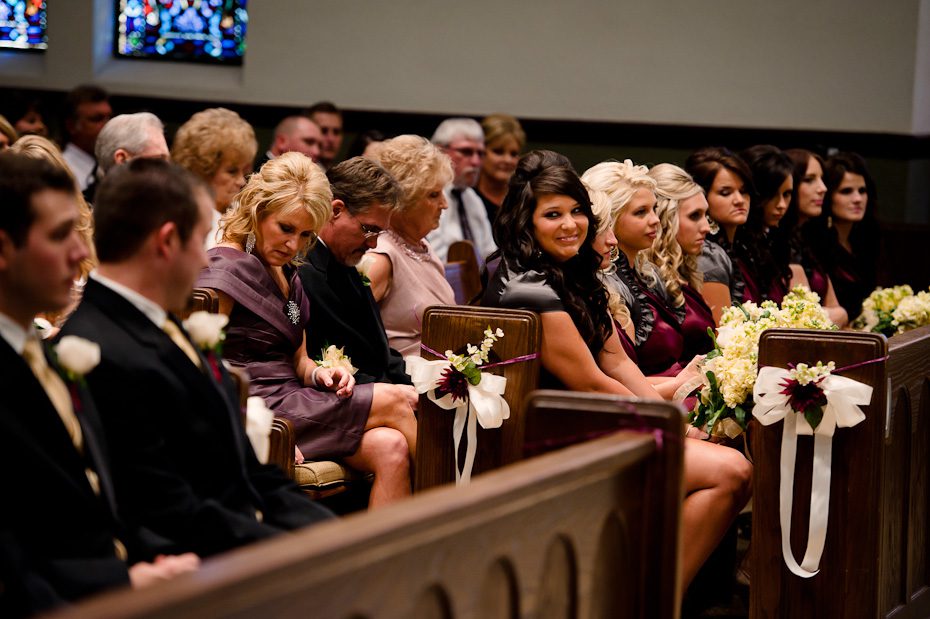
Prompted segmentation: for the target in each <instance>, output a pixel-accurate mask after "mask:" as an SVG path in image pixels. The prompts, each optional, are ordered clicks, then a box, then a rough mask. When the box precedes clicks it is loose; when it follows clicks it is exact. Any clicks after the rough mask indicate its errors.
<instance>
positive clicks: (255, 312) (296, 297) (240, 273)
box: [196, 247, 373, 460]
mask: <svg viewBox="0 0 930 619" xmlns="http://www.w3.org/2000/svg"><path fill="white" fill-rule="evenodd" d="M207 255H208V257H209V265H208V266H207V267H206V268H205V269H204V270H203V271H202V272H201V273H200V277H199V278H198V279H197V284H196V285H197V286H198V287H202V288H213V289H214V290H220V291H222V292H224V293H226V294H227V295H229V296H230V297H232V299H233V300H234V301H235V302H236V304H235V306H234V307H233V310H232V315H231V316H230V317H229V324H228V326H227V327H226V340H225V342H224V343H223V355H224V356H225V358H226V360H227V361H229V362H230V363H231V364H232V365H233V366H235V367H240V368H244V369H245V370H246V371H247V372H248V374H249V381H250V382H249V395H256V396H261V397H262V398H264V399H265V404H266V405H267V406H268V408H270V409H271V410H273V411H274V412H275V414H277V415H279V416H281V417H284V418H285V419H287V420H289V421H290V422H291V423H292V424H293V425H294V429H295V431H296V433H297V446H298V447H299V448H300V451H301V452H302V453H303V454H304V456H306V457H307V459H311V460H325V459H331V458H341V457H345V456H349V455H352V454H353V453H355V452H356V451H357V450H358V446H359V442H360V441H361V440H362V434H363V433H364V432H365V424H366V423H367V421H368V412H369V410H371V398H372V389H373V386H372V385H371V384H368V385H356V386H355V388H354V389H353V392H352V395H351V396H350V397H348V398H338V397H336V394H334V393H332V392H328V391H317V390H316V389H313V388H310V387H304V386H303V384H302V383H301V381H300V380H299V379H298V378H297V374H296V371H295V369H294V361H293V358H294V353H295V352H296V351H297V349H298V348H300V345H301V342H302V341H303V334H304V326H305V325H306V323H307V320H308V319H309V315H310V301H309V300H308V299H307V297H306V296H305V294H304V288H303V286H302V285H301V283H300V279H299V278H298V277H297V274H296V272H295V273H293V274H292V277H291V286H290V288H291V291H290V292H291V293H290V297H289V298H287V299H285V298H284V295H283V294H282V293H281V289H280V288H278V285H277V284H276V283H275V282H274V280H273V279H271V275H270V274H269V273H268V271H267V270H266V269H265V266H264V264H262V262H261V261H260V260H259V259H258V258H257V257H256V256H253V255H252V254H247V253H245V252H243V251H239V250H237V249H232V248H229V247H214V248H213V249H211V250H209V251H208V252H207Z"/></svg>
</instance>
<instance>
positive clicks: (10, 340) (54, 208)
mask: <svg viewBox="0 0 930 619" xmlns="http://www.w3.org/2000/svg"><path fill="white" fill-rule="evenodd" d="M78 217H79V215H78V206H77V202H76V201H75V195H74V184H73V181H72V180H71V179H70V178H69V177H68V175H67V174H66V173H65V171H64V170H60V169H58V168H54V167H52V166H50V165H49V164H48V163H46V162H43V161H37V160H34V159H28V158H25V157H22V156H18V155H13V154H4V155H2V156H0V367H3V372H0V476H2V482H0V483H2V488H3V495H4V503H3V508H2V509H0V616H3V617H7V616H20V615H27V614H32V613H34V612H38V611H41V610H45V609H47V608H51V607H53V606H55V605H57V604H60V603H62V602H63V601H70V600H76V599H79V598H81V597H84V596H86V595H89V594H92V593H96V592H98V591H101V590H103V589H106V588H109V587H114V586H119V585H125V584H130V583H131V584H132V585H133V586H144V585H147V584H150V583H152V582H155V581H157V580H162V579H165V578H169V577H171V576H172V575H174V574H177V573H181V572H184V571H190V570H193V569H196V567H197V565H198V563H199V561H198V559H197V557H196V556H194V555H187V556H183V557H161V558H158V559H157V560H156V562H155V563H154V564H151V563H137V561H139V559H147V560H151V559H152V558H153V547H152V546H151V545H149V543H148V542H156V541H158V540H156V538H155V537H154V536H143V535H142V533H141V532H140V531H138V530H134V529H130V528H128V527H125V526H124V525H123V523H122V521H121V520H120V518H119V514H118V510H117V502H116V498H115V495H114V492H113V484H112V478H111V469H110V462H109V458H108V452H107V444H106V441H105V440H104V438H103V433H102V431H101V429H100V424H99V419H98V417H97V413H96V410H95V408H94V402H93V399H92V398H91V397H90V394H89V393H88V392H87V390H86V389H85V386H84V384H83V380H82V378H81V377H80V374H81V373H83V370H86V366H89V365H91V364H92V359H93V352H92V350H93V346H92V345H90V344H89V343H86V342H83V343H80V344H82V345H85V348H84V349H83V350H86V351H88V352H89V353H90V354H89V356H87V355H82V354H80V350H81V349H80V346H79V349H78V350H79V354H78V357H77V359H75V358H74V357H73V356H72V355H69V354H67V352H66V351H65V350H63V348H62V347H58V348H57V350H56V351H55V352H52V350H51V349H50V348H49V347H47V346H46V345H45V344H44V343H43V342H40V341H39V338H38V336H37V334H36V330H35V328H34V327H33V326H32V323H33V318H34V317H35V315H36V314H37V313H39V312H46V311H59V310H62V309H64V308H65V307H66V306H67V305H68V304H69V302H70V300H71V287H72V285H73V282H74V278H75V277H76V276H77V271H78V264H79V263H80V261H81V260H83V259H84V258H85V257H86V256H87V253H88V250H87V247H86V246H85V245H84V243H83V241H82V240H81V237H80V235H79V234H78V232H77V230H76V229H75V225H76V224H77V222H78ZM69 343H73V342H69ZM62 346H64V344H63V345H62ZM88 346H89V348H87V347H88ZM72 350H73V349H72ZM85 362H86V365H85V367H83V368H79V367H78V365H82V364H85ZM161 541H166V540H161ZM159 544H160V542H159ZM160 547H165V546H164V545H160ZM127 549H128V552H127ZM133 563H135V564H133ZM131 564H132V567H129V566H130V565H131Z"/></svg>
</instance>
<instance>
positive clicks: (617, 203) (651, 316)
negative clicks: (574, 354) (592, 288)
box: [582, 160, 685, 376]
mask: <svg viewBox="0 0 930 619" xmlns="http://www.w3.org/2000/svg"><path fill="white" fill-rule="evenodd" d="M582 180H584V182H585V183H586V184H587V185H588V186H589V187H591V188H593V189H597V190H600V191H604V192H605V193H607V195H608V196H610V199H611V202H612V203H613V208H614V210H615V211H616V212H618V215H617V220H616V224H615V225H614V232H615V234H616V236H617V241H618V242H619V247H620V252H619V254H618V256H617V259H616V261H615V263H614V264H616V266H617V274H618V276H619V279H620V282H621V283H622V284H623V287H624V288H625V293H624V296H625V297H626V300H627V307H628V308H629V310H630V315H631V317H632V321H633V331H634V337H633V343H634V345H635V348H636V355H637V357H638V358H639V367H640V369H642V371H643V374H646V375H647V376H656V375H662V376H676V375H677V374H678V373H679V372H680V371H681V369H682V365H681V364H680V363H679V360H680V359H681V357H682V353H683V351H684V334H683V333H682V330H681V323H682V322H683V321H684V318H685V306H684V303H683V302H682V303H681V304H679V305H674V304H673V301H672V299H671V298H669V296H668V291H667V290H666V287H665V285H664V283H663V282H662V280H661V276H660V274H659V272H658V270H657V269H656V267H655V265H653V264H652V263H650V262H648V261H647V260H646V256H645V254H642V253H641V252H643V251H644V250H647V249H649V248H651V247H652V244H653V242H654V241H655V239H656V236H657V235H658V232H659V219H658V217H656V214H655V210H654V209H655V204H656V195H655V186H656V183H655V181H654V180H653V179H652V178H650V177H649V176H648V175H647V169H646V167H645V166H637V165H633V162H631V161H630V160H626V161H624V162H623V163H620V162H617V161H605V162H602V163H599V164H597V165H596V166H594V167H593V168H591V169H589V170H588V171H587V172H585V173H584V176H582Z"/></svg>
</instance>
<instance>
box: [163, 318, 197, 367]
mask: <svg viewBox="0 0 930 619" xmlns="http://www.w3.org/2000/svg"><path fill="white" fill-rule="evenodd" d="M162 329H163V330H164V332H165V333H167V334H168V337H170V338H171V341H172V342H174V343H175V344H176V345H177V347H178V348H180V349H181V350H182V351H184V354H185V355H187V357H188V359H190V360H191V362H192V363H193V364H194V365H196V366H197V367H198V368H199V367H202V366H201V364H200V355H198V354H197V351H196V350H194V346H193V345H192V344H191V343H190V340H188V339H187V337H185V336H184V334H183V333H181V329H180V327H178V325H176V324H175V323H174V321H173V320H171V319H170V318H168V319H165V326H163V327H162Z"/></svg>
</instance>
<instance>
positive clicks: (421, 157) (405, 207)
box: [368, 135, 455, 356]
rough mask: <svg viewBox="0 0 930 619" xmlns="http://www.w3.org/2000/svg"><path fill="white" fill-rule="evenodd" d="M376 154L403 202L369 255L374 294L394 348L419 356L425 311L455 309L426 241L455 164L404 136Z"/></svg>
mask: <svg viewBox="0 0 930 619" xmlns="http://www.w3.org/2000/svg"><path fill="white" fill-rule="evenodd" d="M372 149H373V153H372V158H373V159H374V160H375V161H377V162H379V163H380V164H381V165H382V166H383V167H384V169H385V170H387V171H388V172H390V173H391V174H392V175H393V176H394V178H396V179H397V182H398V184H400V188H401V198H400V203H399V204H398V207H397V210H395V211H394V215H393V216H392V217H391V227H390V229H389V230H388V231H387V234H384V235H382V236H381V237H380V238H379V239H378V246H377V247H376V248H375V249H372V250H370V251H369V252H368V253H369V254H371V255H372V262H371V266H370V267H369V270H368V277H369V279H370V280H371V292H372V294H374V297H375V301H377V302H378V306H379V307H380V309H381V319H382V321H383V322H384V329H385V331H386V332H387V336H388V341H389V342H390V345H391V348H393V349H395V350H397V351H399V352H400V353H401V354H402V355H405V356H406V355H419V354H420V321H421V319H422V316H423V310H425V309H426V308H427V307H429V306H430V305H454V304H455V294H454V293H453V291H452V287H451V286H450V285H449V282H448V281H446V276H445V268H444V267H443V265H442V262H441V261H440V260H439V258H438V257H437V256H436V254H435V252H434V251H433V248H432V247H431V246H430V244H429V242H428V241H427V240H426V235H427V234H429V232H431V231H432V230H435V229H436V228H438V227H439V218H440V216H441V215H442V212H443V211H444V210H445V209H446V208H448V204H447V203H446V198H445V196H444V194H443V192H442V189H443V187H445V186H446V185H447V184H449V183H450V182H452V161H451V160H450V159H449V156H448V155H446V154H445V153H444V152H442V150H441V149H440V148H439V147H437V146H435V145H434V144H431V143H430V142H429V140H427V139H426V138H422V137H420V136H417V135H401V136H398V137H396V138H393V139H390V140H387V141H385V142H381V143H380V144H375V145H374V146H373V147H372Z"/></svg>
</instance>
